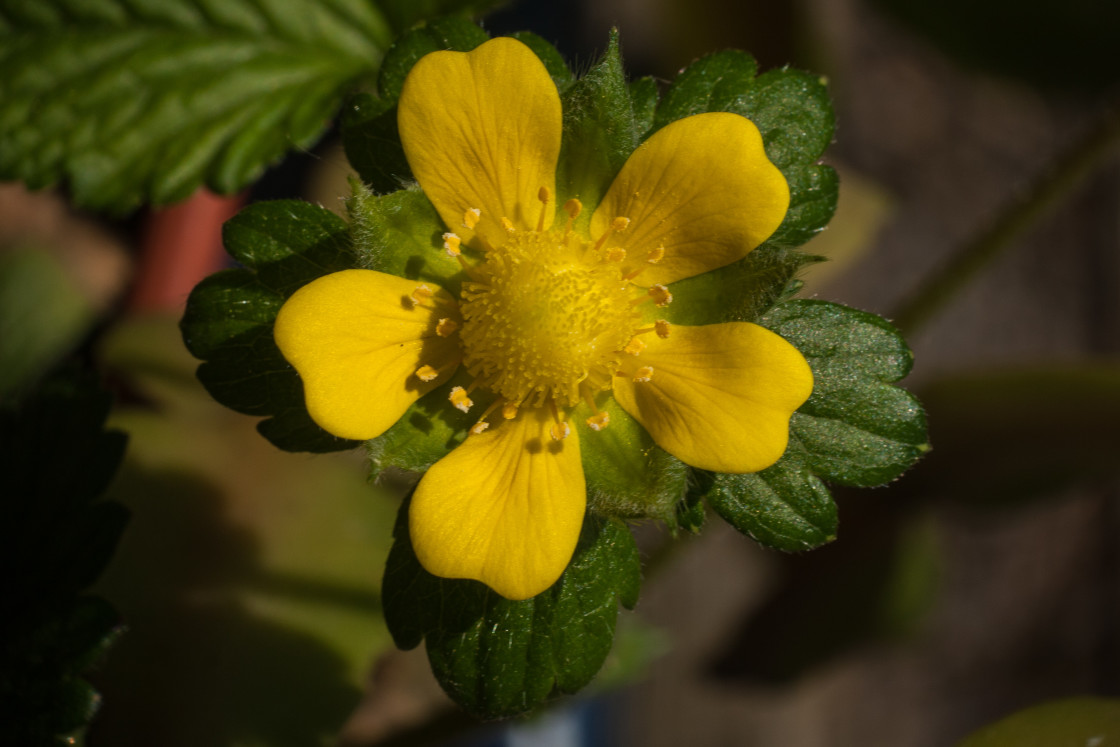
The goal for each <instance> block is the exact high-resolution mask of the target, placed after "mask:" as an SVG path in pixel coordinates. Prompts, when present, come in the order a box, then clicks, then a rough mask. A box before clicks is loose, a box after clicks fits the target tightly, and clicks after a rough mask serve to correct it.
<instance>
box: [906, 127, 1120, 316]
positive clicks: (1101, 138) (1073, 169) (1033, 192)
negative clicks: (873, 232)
mask: <svg viewBox="0 0 1120 747" xmlns="http://www.w3.org/2000/svg"><path fill="white" fill-rule="evenodd" d="M1118 144H1120V108H1117V109H1112V110H1110V111H1109V112H1108V113H1107V114H1106V116H1105V117H1103V119H1102V120H1101V122H1100V124H1099V125H1097V127H1095V128H1094V129H1092V130H1091V131H1090V132H1088V133H1087V134H1086V135H1085V137H1084V138H1082V139H1081V140H1080V141H1079V142H1077V143H1076V144H1074V146H1073V147H1072V148H1070V149H1069V150H1067V151H1066V152H1065V153H1063V154H1062V155H1061V156H1060V157H1059V158H1058V159H1057V160H1056V161H1055V162H1054V163H1053V164H1051V166H1050V168H1048V169H1047V170H1046V171H1045V172H1044V173H1043V174H1042V175H1041V176H1040V177H1039V178H1038V179H1036V180H1035V182H1034V183H1033V184H1032V185H1031V186H1030V188H1029V189H1028V190H1027V191H1026V192H1025V193H1024V194H1023V195H1022V196H1021V197H1020V198H1019V199H1018V200H1017V201H1016V202H1014V203H1012V204H1011V205H1009V206H1008V207H1007V208H1006V209H1005V210H1004V212H1003V214H1002V215H1000V216H999V217H998V218H997V219H996V221H995V223H993V224H992V225H991V226H990V227H989V228H988V229H987V230H986V231H984V232H983V233H981V234H980V235H979V236H977V237H976V238H974V239H973V240H972V241H970V242H968V243H967V244H965V245H964V246H962V247H961V248H960V249H959V250H958V251H957V252H956V254H954V255H953V256H952V257H950V258H949V260H948V262H947V263H946V264H945V265H944V267H942V268H941V269H940V270H939V271H937V272H935V273H934V274H933V275H932V276H931V277H929V278H927V279H926V281H925V282H924V283H923V284H922V285H920V286H919V287H918V289H917V290H916V291H915V292H914V293H912V294H911V295H910V297H909V298H908V299H907V300H905V301H904V302H903V303H902V305H901V306H900V307H899V308H898V309H897V310H896V311H895V313H894V314H893V315H892V318H893V319H894V324H895V326H897V327H898V328H899V329H900V330H902V331H903V332H905V333H907V334H912V333H913V332H915V331H916V330H917V329H919V328H920V327H921V326H922V325H923V324H925V323H926V322H928V321H929V320H930V319H931V318H932V317H933V316H934V315H935V314H936V313H937V312H938V311H940V310H941V308H942V307H943V306H945V304H946V303H948V302H949V301H950V300H952V298H953V297H954V296H956V294H957V293H958V292H959V291H960V290H961V289H962V288H963V287H964V286H965V285H966V284H968V283H969V282H970V281H971V280H972V279H973V278H974V277H975V276H976V275H977V274H978V273H979V272H980V271H981V270H983V269H984V268H985V267H986V266H987V265H988V264H989V263H990V262H991V261H992V260H993V259H995V258H996V257H997V256H999V254H1000V252H1002V251H1003V250H1004V249H1006V248H1007V247H1008V246H1010V244H1011V243H1012V241H1014V240H1015V239H1016V238H1017V237H1018V236H1019V235H1020V234H1022V233H1023V232H1024V231H1026V230H1027V229H1028V228H1030V227H1031V226H1032V225H1033V224H1034V223H1035V222H1036V221H1037V220H1038V219H1039V218H1041V217H1042V216H1043V215H1045V214H1046V213H1047V212H1048V211H1049V210H1050V209H1051V208H1053V207H1054V205H1055V204H1057V203H1058V202H1059V201H1060V200H1061V198H1063V197H1065V196H1066V195H1068V194H1069V193H1070V192H1071V191H1073V189H1074V188H1075V187H1077V186H1078V185H1079V184H1080V183H1081V182H1082V181H1083V180H1084V179H1085V178H1086V177H1088V176H1089V175H1090V174H1092V173H1093V171H1094V167H1096V166H1097V165H1098V164H1099V163H1100V161H1101V160H1103V159H1104V158H1105V157H1106V156H1108V155H1109V154H1110V153H1111V152H1112V150H1113V149H1114V148H1115V147H1116V146H1117V145H1118Z"/></svg>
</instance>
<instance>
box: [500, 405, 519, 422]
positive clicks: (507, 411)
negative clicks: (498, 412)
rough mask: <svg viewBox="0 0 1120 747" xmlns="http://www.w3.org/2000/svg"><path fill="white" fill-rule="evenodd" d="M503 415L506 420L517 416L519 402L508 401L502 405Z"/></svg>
mask: <svg viewBox="0 0 1120 747" xmlns="http://www.w3.org/2000/svg"><path fill="white" fill-rule="evenodd" d="M502 417H503V418H505V419H506V420H513V419H514V418H516V417H517V403H516V402H506V403H505V404H504V405H502Z"/></svg>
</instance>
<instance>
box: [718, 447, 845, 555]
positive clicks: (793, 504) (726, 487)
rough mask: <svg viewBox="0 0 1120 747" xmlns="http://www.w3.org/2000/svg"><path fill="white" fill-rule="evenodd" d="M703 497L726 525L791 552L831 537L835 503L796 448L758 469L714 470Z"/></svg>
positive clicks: (833, 536) (834, 535) (758, 540)
mask: <svg viewBox="0 0 1120 747" xmlns="http://www.w3.org/2000/svg"><path fill="white" fill-rule="evenodd" d="M708 502H709V503H710V504H711V505H712V508H713V509H715V511H716V513H718V514H719V515H720V516H721V517H723V519H724V520H725V521H726V522H727V523H728V524H730V525H731V526H733V527H735V528H736V529H738V530H739V531H740V532H742V533H744V534H746V535H748V536H750V537H752V538H754V539H755V540H756V541H757V542H760V543H762V544H763V545H766V546H767V547H773V548H775V549H778V550H785V551H787V552H795V551H800V550H812V549H813V548H815V547H820V546H821V545H823V544H826V543H828V542H831V541H832V540H834V539H836V520H837V519H836V504H835V503H834V502H833V500H832V496H831V494H829V492H828V488H826V487H825V486H824V484H823V483H822V482H821V481H820V480H819V479H818V478H817V477H816V476H815V475H813V473H812V472H811V471H810V469H809V466H808V465H807V463H806V459H805V455H804V454H803V453H802V452H801V451H800V450H799V449H790V450H788V451H787V452H786V453H785V455H783V456H782V458H781V459H779V460H778V462H777V463H776V464H774V465H773V466H771V467H768V468H767V469H764V470H762V471H761V472H757V473H754V474H746V475H723V474H720V475H715V481H714V485H713V486H712V488H711V491H710V492H709V493H708Z"/></svg>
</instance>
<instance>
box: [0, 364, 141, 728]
mask: <svg viewBox="0 0 1120 747" xmlns="http://www.w3.org/2000/svg"><path fill="white" fill-rule="evenodd" d="M108 408H109V396H108V395H107V394H106V393H105V392H103V391H101V390H100V388H99V387H98V383H97V380H96V377H94V376H92V375H91V374H87V373H85V372H82V371H80V370H77V369H70V370H67V371H64V372H62V373H59V374H56V375H54V376H51V377H50V378H48V379H46V380H44V381H43V382H41V383H40V384H39V385H38V386H37V387H35V388H34V389H32V390H29V391H28V392H27V393H26V394H25V395H24V397H23V398H22V399H20V400H18V401H12V400H9V401H6V402H4V403H3V405H2V406H0V469H2V470H3V474H4V479H5V483H6V490H5V492H4V496H3V500H2V501H0V568H4V569H6V571H7V572H6V573H5V575H4V576H3V578H2V579H0V598H2V599H4V602H5V608H6V609H5V613H4V615H3V616H2V617H0V743H3V744H19V745H29V746H34V745H60V746H61V745H64V744H72V742H71V741H70V739H71V737H72V736H73V735H74V734H75V733H76V732H78V731H80V730H81V729H82V728H84V726H85V725H86V723H88V721H89V719H90V718H92V716H93V714H94V713H95V712H96V710H97V708H98V705H99V703H100V696H99V695H98V694H97V692H95V691H94V690H93V688H92V687H90V685H89V684H88V683H87V682H85V681H84V680H83V679H82V678H81V677H82V675H83V673H84V672H85V671H86V670H87V669H88V668H89V667H90V666H91V665H92V664H93V663H94V662H95V661H96V660H97V659H98V658H99V657H100V655H101V654H102V653H103V652H104V651H105V649H107V648H108V646H109V645H110V643H111V642H112V640H113V639H114V638H115V636H116V633H117V626H118V619H117V616H116V613H115V612H114V611H113V609H112V608H111V607H109V606H108V604H106V603H105V602H104V601H102V600H100V599H95V598H91V597H79V596H78V595H79V594H81V593H82V592H83V591H84V590H86V589H87V588H88V587H89V586H90V584H92V583H93V582H94V581H95V580H96V579H97V577H98V576H99V575H100V574H101V572H102V570H103V569H104V568H105V566H106V564H108V562H109V559H110V558H111V557H112V555H113V552H114V550H115V548H116V545H117V542H118V540H119V539H120V536H121V533H122V532H123V530H124V527H125V524H127V522H128V512H127V511H126V510H125V509H124V508H123V507H122V506H121V505H120V504H118V503H115V502H112V501H105V500H100V496H101V494H102V493H103V492H104V490H105V488H106V486H107V485H108V483H109V481H110V480H111V479H112V477H113V475H114V473H115V472H116V470H117V467H118V465H119V464H120V461H121V457H122V454H123V453H124V446H125V438H124V436H123V435H122V434H121V433H118V432H114V431H106V430H105V428H104V423H105V417H106V415H107V413H108ZM59 444H65V445H68V446H69V447H70V448H64V449H61V450H60V448H59Z"/></svg>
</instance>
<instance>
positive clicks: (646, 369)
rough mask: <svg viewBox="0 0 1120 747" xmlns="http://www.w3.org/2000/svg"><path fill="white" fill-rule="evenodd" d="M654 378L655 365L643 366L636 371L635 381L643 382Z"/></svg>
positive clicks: (637, 382)
mask: <svg viewBox="0 0 1120 747" xmlns="http://www.w3.org/2000/svg"><path fill="white" fill-rule="evenodd" d="M652 378H653V367H652V366H642V367H641V368H639V369H638V370H637V371H635V372H634V383H636V384H641V383H643V382H646V381H649V380H650V379H652Z"/></svg>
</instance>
